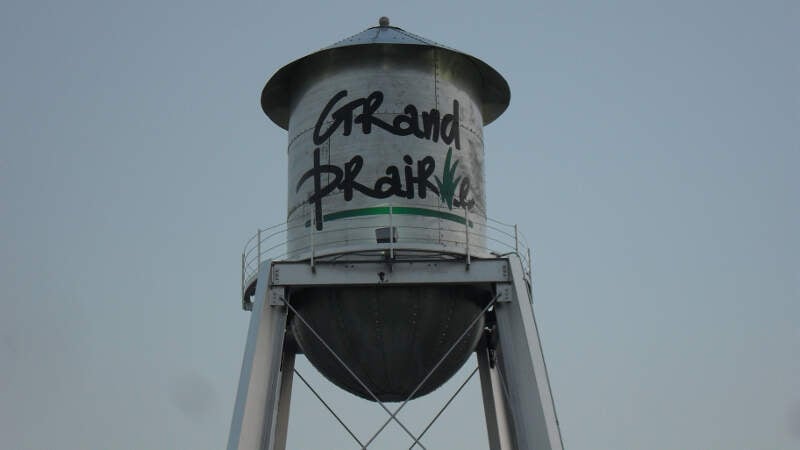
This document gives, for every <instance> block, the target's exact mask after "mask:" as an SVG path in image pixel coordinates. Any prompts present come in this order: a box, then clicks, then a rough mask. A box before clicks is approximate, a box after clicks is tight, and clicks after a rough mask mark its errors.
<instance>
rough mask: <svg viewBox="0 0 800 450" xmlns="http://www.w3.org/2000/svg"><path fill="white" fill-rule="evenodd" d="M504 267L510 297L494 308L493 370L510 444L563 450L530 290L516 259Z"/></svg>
mask: <svg viewBox="0 0 800 450" xmlns="http://www.w3.org/2000/svg"><path fill="white" fill-rule="evenodd" d="M509 266H510V268H511V276H512V281H511V286H506V287H505V288H506V289H508V288H510V289H512V294H513V295H510V296H509V297H510V298H509V299H508V300H510V301H504V302H502V303H498V304H497V305H496V306H495V316H496V318H497V333H498V338H499V343H498V356H497V368H499V370H500V375H501V380H500V382H501V383H500V384H502V385H505V387H506V388H507V389H508V392H509V395H508V397H507V398H506V400H507V401H508V412H509V415H510V416H511V419H512V420H511V422H512V429H513V430H514V435H515V439H514V441H515V442H516V445H517V448H518V449H524V450H528V449H530V450H563V444H562V442H561V431H560V430H559V427H558V420H557V418H556V412H555V406H554V404H553V397H552V393H551V391H550V381H549V380H548V378H547V368H546V367H545V362H544V356H543V355H542V347H541V342H540V340H539V332H538V330H537V328H536V321H535V319H534V315H533V307H532V305H531V297H530V295H531V293H530V289H529V288H528V284H527V282H526V281H525V278H524V276H525V273H524V271H523V269H522V264H521V263H520V260H519V258H518V257H516V256H514V255H512V256H511V257H510V258H509ZM498 288H500V287H498ZM492 387H493V391H494V390H496V389H497V388H499V387H500V386H497V385H496V384H494V383H493V386H492ZM495 395H497V394H495Z"/></svg>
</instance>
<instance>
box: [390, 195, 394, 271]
mask: <svg viewBox="0 0 800 450" xmlns="http://www.w3.org/2000/svg"><path fill="white" fill-rule="evenodd" d="M389 259H392V260H394V214H393V211H392V205H389Z"/></svg>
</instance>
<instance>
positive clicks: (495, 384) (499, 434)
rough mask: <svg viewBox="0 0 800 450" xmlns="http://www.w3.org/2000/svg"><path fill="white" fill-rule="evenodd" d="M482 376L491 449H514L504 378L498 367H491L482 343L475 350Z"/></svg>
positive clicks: (482, 389) (484, 408)
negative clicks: (501, 376) (503, 383)
mask: <svg viewBox="0 0 800 450" xmlns="http://www.w3.org/2000/svg"><path fill="white" fill-rule="evenodd" d="M475 354H476V356H477V357H478V371H479V372H480V376H481V394H482V395H483V412H484V414H485V415H486V431H487V433H488V435H489V450H514V448H515V447H514V445H513V444H512V439H513V437H514V436H513V432H512V430H511V424H510V423H509V421H508V415H507V414H508V413H507V410H508V403H507V400H506V395H505V389H504V387H503V385H502V379H501V378H500V374H499V373H498V371H497V368H496V367H494V368H493V367H490V365H489V354H488V350H487V349H486V347H485V346H484V345H481V346H480V347H479V348H478V350H477V351H476V352H475Z"/></svg>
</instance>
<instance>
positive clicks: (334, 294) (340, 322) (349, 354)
mask: <svg viewBox="0 0 800 450" xmlns="http://www.w3.org/2000/svg"><path fill="white" fill-rule="evenodd" d="M330 297H333V298H330ZM330 297H329V299H330V300H332V302H333V307H334V308H335V309H336V314H335V317H336V319H335V320H336V325H337V328H339V332H340V333H341V335H342V336H344V340H345V342H346V345H345V348H344V349H340V350H339V351H340V352H341V353H346V355H344V354H343V355H341V358H342V360H343V361H344V362H346V363H347V364H348V365H351V366H352V365H353V364H355V361H353V354H352V352H351V351H350V349H352V348H353V345H351V344H350V335H349V334H348V333H347V328H346V327H345V326H344V320H343V318H342V308H341V306H342V305H341V302H340V301H339V296H338V295H337V292H336V290H335V289H334V290H332V291H331V294H330ZM345 358H346V359H345ZM361 376H362V378H363V374H361ZM348 380H349V381H350V383H351V384H350V385H351V386H353V389H359V386H358V382H356V381H355V380H353V379H352V378H348Z"/></svg>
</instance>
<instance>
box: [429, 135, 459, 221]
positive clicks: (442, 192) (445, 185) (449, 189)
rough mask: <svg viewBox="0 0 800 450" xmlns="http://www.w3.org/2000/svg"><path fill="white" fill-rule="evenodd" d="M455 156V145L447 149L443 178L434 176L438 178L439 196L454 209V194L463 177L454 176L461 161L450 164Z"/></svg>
mask: <svg viewBox="0 0 800 450" xmlns="http://www.w3.org/2000/svg"><path fill="white" fill-rule="evenodd" d="M452 157H453V147H450V148H448V149H447V157H446V158H445V160H444V169H443V170H442V178H443V180H440V179H439V177H437V176H436V175H434V176H433V178H435V179H436V184H437V185H438V186H439V197H441V198H442V201H443V202H445V203H447V208H448V209H453V195H455V193H456V186H458V183H459V182H460V181H461V177H460V176H459V177H457V178H453V177H454V176H455V174H456V168H457V167H458V163H459V161H456V162H455V164H453V166H452V167H451V166H450V161H451V159H452Z"/></svg>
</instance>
